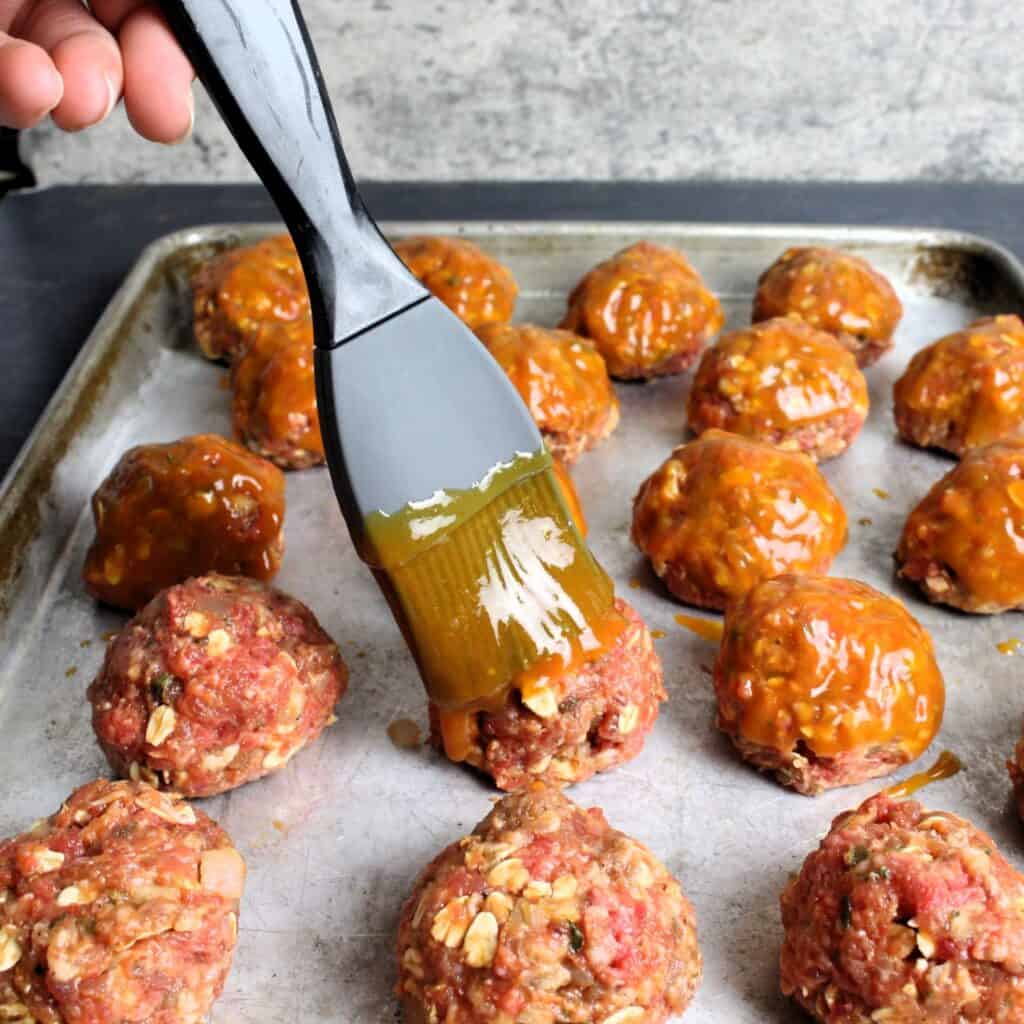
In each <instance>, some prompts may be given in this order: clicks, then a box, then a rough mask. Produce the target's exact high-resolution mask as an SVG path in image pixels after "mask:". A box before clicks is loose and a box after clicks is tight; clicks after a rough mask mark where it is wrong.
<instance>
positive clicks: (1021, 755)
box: [1006, 736, 1024, 818]
mask: <svg viewBox="0 0 1024 1024" xmlns="http://www.w3.org/2000/svg"><path fill="white" fill-rule="evenodd" d="M1006 767H1007V769H1008V770H1009V772H1010V779H1011V781H1012V782H1013V798H1014V801H1015V802H1016V804H1017V813H1018V814H1019V815H1020V816H1021V818H1024V736H1021V738H1020V739H1019V740H1018V741H1017V748H1016V749H1015V750H1014V752H1013V758H1012V760H1010V761H1007V762H1006Z"/></svg>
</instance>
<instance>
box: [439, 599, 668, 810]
mask: <svg viewBox="0 0 1024 1024" xmlns="http://www.w3.org/2000/svg"><path fill="white" fill-rule="evenodd" d="M615 606H616V608H617V610H618V611H619V612H620V613H621V615H622V616H623V617H624V618H625V629H624V630H623V631H622V632H621V633H619V634H618V636H617V637H616V639H615V641H614V642H613V644H612V646H611V648H610V649H609V650H607V651H606V652H605V653H604V654H602V655H601V656H600V657H598V658H596V659H594V660H592V661H587V662H585V663H584V664H583V665H582V666H581V667H580V668H578V669H577V670H576V671H570V672H566V673H565V674H563V675H561V676H559V677H556V679H555V680H554V682H553V684H552V686H551V687H549V688H546V689H544V690H542V691H540V692H539V693H529V694H527V695H525V696H524V695H523V694H522V693H521V692H520V691H518V690H513V691H512V692H511V693H510V695H509V698H508V701H507V702H506V704H505V706H504V707H503V708H502V709H501V710H499V711H476V712H473V713H471V714H470V716H469V721H468V723H466V725H467V726H468V740H467V741H466V743H465V748H464V749H463V750H462V751H461V752H460V753H461V754H462V755H463V756H462V758H461V759H462V760H464V761H465V762H466V763H467V764H470V765H472V766H473V767H474V768H478V769H479V770H480V771H483V772H486V773H487V774H488V775H490V776H491V778H493V779H494V781H495V783H496V784H497V785H498V786H499V787H500V788H501V789H507V790H514V789H521V788H522V787H523V786H526V785H528V784H529V783H530V782H532V781H535V780H537V779H543V780H545V781H548V782H551V783H571V782H581V781H583V780H584V779H589V778H590V776H592V775H593V774H595V773H596V772H604V771H608V770H609V769H611V768H614V767H616V766H617V765H620V764H624V763H625V762H626V761H631V760H632V759H633V758H634V757H636V756H637V755H638V754H639V753H640V751H641V750H642V749H643V746H644V740H645V739H646V738H647V734H648V733H649V732H650V731H651V729H652V728H653V727H654V722H655V720H656V719H657V717H658V710H659V706H660V704H661V702H662V701H663V700H665V699H666V694H665V688H664V685H663V683H664V675H663V672H662V668H661V660H660V659H659V658H658V655H657V652H656V651H655V650H654V641H653V640H652V639H651V634H650V632H649V631H648V629H647V627H646V626H645V625H644V623H643V621H642V620H641V618H640V616H639V615H637V613H636V612H635V611H634V610H633V608H631V607H630V606H629V605H628V604H626V602H625V601H622V600H617V601H616V603H615ZM430 722H431V742H433V743H434V745H435V746H437V747H438V749H441V750H443V749H445V743H444V737H443V732H442V721H441V715H440V713H439V712H438V709H437V708H436V707H434V706H431V709H430Z"/></svg>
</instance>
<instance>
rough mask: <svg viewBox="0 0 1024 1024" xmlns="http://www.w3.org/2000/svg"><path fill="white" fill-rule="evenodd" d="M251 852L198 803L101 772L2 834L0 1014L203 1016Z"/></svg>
mask: <svg viewBox="0 0 1024 1024" xmlns="http://www.w3.org/2000/svg"><path fill="white" fill-rule="evenodd" d="M244 881H245V862H244V861H243V860H242V858H241V856H240V855H239V853H238V851H237V850H235V848H234V847H233V846H232V845H231V840H230V839H229V838H228V837H227V835H226V834H225V833H224V831H223V829H221V828H220V827H219V826H218V825H217V824H216V823H215V822H213V821H211V820H210V819H209V818H208V817H207V816H206V815H205V814H203V812H202V811H197V810H194V809H193V808H192V807H190V806H189V805H188V804H187V803H185V802H184V801H183V800H182V799H181V798H180V797H178V796H174V795H168V794H165V793H159V792H157V791H156V790H155V789H152V788H151V787H149V786H146V785H144V784H142V783H137V782H107V781H105V780H97V781H96V782H91V783H89V784H88V785H86V786H83V787H82V788H81V789H78V790H76V791H75V792H74V793H72V794H71V796H70V797H68V799H67V800H66V801H65V802H64V804H63V805H62V806H61V808H60V810H59V811H57V813H56V814H54V815H53V816H52V817H50V818H47V819H46V820H44V821H41V822H39V823H38V824H37V825H36V826H35V827H34V828H33V829H32V830H31V831H29V832H26V833H24V834H23V835H20V836H16V837H15V838H13V839H7V840H0V1019H3V1020H5V1021H12V1022H16V1024H28V1022H37V1021H38V1022H40V1024H42V1022H45V1024H65V1022H66V1024H128V1022H137V1024H199V1022H200V1021H202V1020H205V1019H206V1014H207V1011H208V1010H209V1009H210V1006H211V1005H212V1004H213V1002H214V1000H215V999H216V998H217V997H218V996H219V995H220V993H221V990H222V989H223V987H224V980H225V978H226V977H227V973H228V970H229V969H230V967H231V957H232V954H233V952H234V948H235V938H236V935H237V931H238V901H239V899H240V897H241V895H242V887H243V884H244Z"/></svg>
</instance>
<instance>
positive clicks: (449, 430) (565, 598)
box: [162, 0, 621, 711]
mask: <svg viewBox="0 0 1024 1024" xmlns="http://www.w3.org/2000/svg"><path fill="white" fill-rule="evenodd" d="M162 7H163V10H164V13H165V15H166V16H167V19H168V21H169V22H170V24H171V26H172V28H173V30H174V31H175V32H176V34H177V36H178V39H179V41H180V42H181V44H182V45H183V47H184V49H185V50H186V52H187V53H188V55H189V57H190V58H191V60H192V63H193V65H194V66H195V68H196V71H197V73H198V75H199V77H200V79H201V80H202V82H203V84H204V85H205V86H206V89H207V91H208V92H209V94H210V96H211V97H212V99H213V100H214V102H215V103H216V104H217V106H218V108H219V109H220V111H221V114H222V116H223V117H224V119H225V121H226V122H227V124H228V127H229V128H230V129H231V131H232V133H233V134H234V136H235V138H236V139H237V140H238V142H239V144H240V146H241V148H242V150H243V151H244V152H245V154H246V156H247V157H248V158H249V160H250V162H251V163H252V165H253V167H254V168H255V169H256V171H257V172H258V173H259V175H260V177H261V178H262V179H263V182H264V184H265V185H266V186H267V188H268V190H269V192H270V194H271V196H272V197H273V198H274V200H275V201H276V203H277V205H278V207H279V209H280V211H281V213H282V215H283V217H284V220H285V222H286V223H287V225H288V227H289V229H290V231H291V233H292V237H293V238H294V240H295V244H296V247H297V249H298V251H299V255H300V257H301V259H302V263H303V268H304V270H305V273H306V278H307V283H308V285H309V289H310V299H311V308H312V314H313V320H314V332H315V339H316V357H315V363H316V380H317V396H318V404H319V414H320V428H321V432H322V434H323V440H324V447H325V450H326V454H327V463H328V466H329V467H330V471H331V477H332V480H333V483H334V488H335V491H336V493H337V496H338V500H339V503H340V505H341V509H342V512H343V514H344V516H345V520H346V522H347V524H348V527H349V531H350V532H351V534H352V537H353V540H354V541H355V544H356V546H357V549H358V551H359V553H360V555H361V557H362V558H363V560H364V561H366V562H367V563H368V564H369V565H370V566H371V568H372V569H373V570H374V572H375V574H376V577H377V579H378V582H379V583H380V585H381V587H382V589H383V590H384V593H385V595H386V596H387V599H388V602H389V604H390V605H391V608H392V611H393V612H394V614H395V617H396V619H397V621H398V623H399V625H400V627H401V628H402V631H403V633H404V635H405V637H406V640H407V642H408V643H409V646H410V648H411V649H412V651H413V654H414V656H415V658H416V661H417V664H418V666H419V669H420V672H421V675H422V676H423V679H424V682H425V683H426V686H427V690H428V693H429V695H430V697H431V699H432V700H433V701H434V703H436V704H438V705H439V706H440V707H441V708H442V709H448V710H449V711H457V710H459V709H467V708H472V707H479V706H485V705H488V704H492V705H493V704H495V703H497V702H500V701H503V700H504V698H505V696H506V694H507V692H508V689H509V687H510V686H512V685H513V684H515V685H517V686H519V687H520V689H522V688H523V686H528V687H529V688H530V691H531V692H532V693H534V696H535V697H536V695H537V694H539V693H542V691H543V689H544V681H545V679H547V678H548V677H549V676H550V675H551V674H552V673H554V672H556V671H558V670H559V668H560V667H561V668H564V667H565V666H567V665H568V664H570V663H572V662H573V661H575V660H577V659H580V658H586V657H589V656H592V654H593V652H596V651H598V650H600V649H601V648H602V646H603V645H605V644H606V643H607V642H609V639H610V637H611V636H613V635H614V634H615V633H616V632H617V631H618V629H619V628H621V620H620V619H619V618H618V616H617V613H615V611H614V609H613V601H614V593H613V587H612V583H611V581H610V580H609V578H608V576H607V575H606V574H605V572H604V571H603V570H602V569H601V567H600V566H599V565H598V564H597V562H596V561H595V559H594V558H593V556H592V555H591V553H590V552H589V550H588V549H587V547H586V545H585V543H584V542H583V540H582V538H581V537H580V534H579V533H578V532H577V529H576V527H575V526H574V525H573V522H572V519H571V517H570V515H569V513H568V510H567V507H566V505H565V502H564V500H563V497H562V494H561V491H560V488H559V486H558V483H557V481H556V479H555V477H554V475H553V472H552V469H551V459H550V456H549V455H548V454H547V452H546V450H545V448H544V445H543V442H542V439H541V436H540V433H539V432H538V430H537V428H536V426H535V425H534V423H533V420H532V419H531V417H530V414H529V412H528V410H527V409H526V407H525V406H524V404H523V403H522V401H521V400H520V398H519V396H518V394H517V392H516V390H515V388H514V387H513V386H512V384H511V383H510V382H509V380H508V378H507V377H506V375H505V373H504V372H503V371H502V370H501V368H500V367H499V366H498V364H497V363H496V362H495V361H494V360H493V359H492V358H491V356H490V355H489V354H488V352H487V350H486V349H485V348H484V346H483V345H481V344H480V343H479V342H478V341H477V339H476V337H475V336H474V335H473V334H472V332H471V331H470V330H469V329H468V328H467V327H466V326H465V325H464V324H463V323H462V322H461V321H460V320H458V319H457V318H456V317H455V316H454V314H452V313H451V312H449V310H448V309H447V308H446V307H445V306H443V305H442V304H441V303H440V302H439V301H438V300H437V299H435V298H433V297H432V296H431V295H430V294H429V292H427V291H426V289H424V287H423V286H422V285H421V284H420V283H419V282H418V281H417V280H416V279H415V278H414V277H413V276H412V275H411V274H410V273H409V272H408V271H407V270H406V268H405V267H404V265H403V264H402V263H401V261H400V260H399V259H398V257H397V256H396V255H395V254H394V252H393V251H392V250H391V248H390V246H389V245H388V244H387V242H386V241H385V240H384V238H383V236H382V235H381V233H380V231H379V230H378V228H377V226H376V224H375V223H374V221H373V219H372V217H371V216H370V214H369V212H368V211H367V209H366V207H365V205H364V203H363V201H362V199H361V197H360V195H359V192H358V190H357V188H356V185H355V182H354V179H353V176H352V173H351V171H350V169H349V165H348V162H347V160H346V158H345V154H344V152H343V150H342V147H341V142H340V139H339V136H338V131H337V126H336V124H335V120H334V115H333V113H332V111H331V108H330V103H329V100H328V99H327V95H326V91H325V88H324V84H323V79H322V76H321V73H320V69H319V67H318V65H317V61H316V57H315V55H314V53H313V48H312V44H311V42H310V39H309V35H308V33H307V31H306V27H305V24H304V22H303V19H302V15H301V12H300V10H299V7H298V4H297V3H296V2H294V0H162ZM524 680H525V681H526V682H525V683H524Z"/></svg>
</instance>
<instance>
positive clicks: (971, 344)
mask: <svg viewBox="0 0 1024 1024" xmlns="http://www.w3.org/2000/svg"><path fill="white" fill-rule="evenodd" d="M893 398H894V404H893V412H894V413H895V416H896V429H897V430H898V431H899V432H900V436H901V437H903V438H904V439H905V440H907V441H909V442H910V443H911V444H916V445H920V446H921V447H922V448H944V449H945V450H946V451H948V452H952V453H953V454H954V455H963V453H964V452H965V451H966V450H967V449H968V448H976V447H978V446H980V445H984V444H989V443H990V442H992V441H999V440H1001V439H1002V438H1004V437H1008V436H1010V435H1011V434H1015V433H1017V431H1019V430H1020V428H1021V425H1022V424H1024V322H1022V321H1021V319H1020V317H1018V316H995V317H988V318H986V319H984V320H978V321H976V322H975V323H973V324H971V325H970V327H966V328H964V330H962V331H957V332H956V333H955V334H949V335H947V336H946V337H945V338H940V339H939V340H938V341H936V342H934V343H933V344H931V345H928V346H927V347H926V348H923V349H921V351H920V352H918V353H917V354H916V355H915V356H914V358H913V359H911V360H910V365H909V366H908V367H907V370H906V372H905V373H904V374H903V376H902V377H900V379H899V380H898V381H896V385H895V387H894V388H893Z"/></svg>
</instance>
